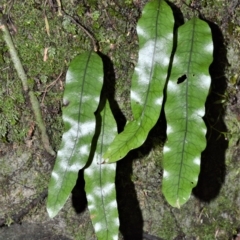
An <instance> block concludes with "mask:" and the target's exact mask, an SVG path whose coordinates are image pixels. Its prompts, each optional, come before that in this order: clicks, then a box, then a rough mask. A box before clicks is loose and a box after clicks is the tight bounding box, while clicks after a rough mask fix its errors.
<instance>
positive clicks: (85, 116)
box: [47, 52, 103, 217]
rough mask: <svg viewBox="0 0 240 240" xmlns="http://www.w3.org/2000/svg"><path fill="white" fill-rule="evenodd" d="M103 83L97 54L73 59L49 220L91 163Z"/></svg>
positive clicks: (68, 78)
mask: <svg viewBox="0 0 240 240" xmlns="http://www.w3.org/2000/svg"><path fill="white" fill-rule="evenodd" d="M102 84H103V65H102V60H101V58H100V57H99V56H98V55H97V54H96V53H94V52H86V53H83V54H81V55H79V56H77V57H76V58H75V59H73V61H72V62H71V64H70V66H69V69H68V72H67V76H66V86H65V91H64V97H63V103H64V104H66V105H67V106H66V107H63V109H62V113H63V121H64V127H65V131H64V134H63V137H62V143H61V146H60V149H59V150H58V153H57V159H56V162H55V165H54V169H53V171H52V176H51V180H50V183H49V188H48V200H47V211H48V214H49V216H50V217H54V216H55V215H56V214H57V213H58V212H59V210H60V209H61V208H62V207H63V205H64V204H65V202H66V201H67V198H68V197H69V195H70V193H71V191H72V189H73V187H74V185H75V184H76V180H77V177H78V171H79V170H80V169H82V168H83V167H84V166H85V164H86V162H87V160H88V156H89V153H90V147H91V141H92V138H93V135H94V133H95V127H96V119H95V115H94V112H95V111H96V110H97V108H98V105H99V99H100V93H101V89H102Z"/></svg>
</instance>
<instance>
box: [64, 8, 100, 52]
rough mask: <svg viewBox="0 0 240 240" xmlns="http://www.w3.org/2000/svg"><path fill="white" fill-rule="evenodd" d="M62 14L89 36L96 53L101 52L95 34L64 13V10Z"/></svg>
mask: <svg viewBox="0 0 240 240" xmlns="http://www.w3.org/2000/svg"><path fill="white" fill-rule="evenodd" d="M62 13H63V15H64V16H65V17H67V18H69V19H70V20H72V21H73V22H74V23H75V24H76V25H77V26H78V27H80V28H81V29H82V30H83V32H84V33H85V34H87V36H88V37H89V38H90V39H91V41H92V44H93V48H94V51H95V52H98V51H99V49H100V48H99V43H98V41H97V40H96V38H95V37H94V35H93V33H91V32H90V31H89V30H88V29H87V28H86V27H85V26H83V25H82V24H81V23H80V22H79V21H78V20H76V19H75V18H74V17H72V16H70V15H68V14H67V13H66V12H65V11H63V9H62Z"/></svg>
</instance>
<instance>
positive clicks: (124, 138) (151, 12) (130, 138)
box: [104, 0, 174, 162]
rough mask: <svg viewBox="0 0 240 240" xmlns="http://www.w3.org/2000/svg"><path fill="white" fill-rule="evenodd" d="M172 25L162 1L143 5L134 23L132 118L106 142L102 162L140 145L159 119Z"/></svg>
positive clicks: (171, 15)
mask: <svg viewBox="0 0 240 240" xmlns="http://www.w3.org/2000/svg"><path fill="white" fill-rule="evenodd" d="M173 26H174V17H173V13H172V9H171V8H170V6H169V5H168V4H167V3H166V2H165V1H159V0H154V1H150V2H149V3H147V4H146V6H145V7H144V9H143V13H142V17H141V18H140V20H139V21H138V25H137V33H138V38H139V57H138V63H137V66H136V67H135V71H134V75H133V78H132V87H131V106H132V112H133V117H134V120H133V121H130V122H129V123H128V124H127V125H126V127H125V128H124V131H123V132H122V133H120V134H119V135H117V136H116V138H115V139H114V141H113V142H112V143H111V144H110V146H109V148H108V150H107V152H106V153H105V154H104V158H105V161H106V162H116V161H118V160H120V159H122V158H123V157H124V156H126V154H127V153H128V152H129V151H130V150H132V149H135V148H137V147H140V146H141V145H142V144H143V142H144V141H145V140H146V138H147V136H148V133H149V131H150V130H151V129H152V128H153V126H154V125H155V124H156V122H157V120H158V118H159V115H160V111H161V108H162V101H163V89H164V85H165V81H166V77H167V72H168V65H169V62H170V56H171V51H172V44H173Z"/></svg>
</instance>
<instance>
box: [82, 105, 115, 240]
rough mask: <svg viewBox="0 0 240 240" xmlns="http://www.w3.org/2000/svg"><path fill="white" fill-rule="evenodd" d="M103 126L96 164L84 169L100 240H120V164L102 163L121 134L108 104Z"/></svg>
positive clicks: (90, 205)
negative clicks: (118, 188)
mask: <svg viewBox="0 0 240 240" xmlns="http://www.w3.org/2000/svg"><path fill="white" fill-rule="evenodd" d="M101 118H102V126H101V134H100V136H99V138H98V143H97V148H96V151H95V155H94V158H93V161H92V164H91V165H90V166H89V167H88V168H87V169H85V170H84V179H85V191H86V194H87V200H88V209H89V211H90V215H91V220H92V223H93V227H94V229H95V233H96V236H97V239H99V240H112V239H116V240H117V239H118V231H119V230H118V229H119V219H118V209H117V201H116V189H115V175H116V163H111V164H102V162H103V158H102V155H103V152H104V151H105V150H106V148H107V147H108V145H109V143H110V142H111V141H112V140H113V138H114V136H115V135H116V133H117V126H116V122H115V119H114V117H113V115H112V113H111V110H110V107H109V104H108V102H107V103H106V106H105V108H104V110H103V111H102V112H101Z"/></svg>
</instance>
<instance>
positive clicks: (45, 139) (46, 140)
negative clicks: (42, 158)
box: [0, 13, 56, 156]
mask: <svg viewBox="0 0 240 240" xmlns="http://www.w3.org/2000/svg"><path fill="white" fill-rule="evenodd" d="M0 29H1V30H2V32H3V39H4V41H5V42H6V44H7V46H8V49H9V53H10V56H11V59H12V62H13V64H14V67H15V69H16V71H17V74H18V77H19V78H20V79H21V81H22V86H23V90H24V92H25V93H27V94H28V95H29V99H30V103H31V106H32V111H33V113H34V115H35V119H36V123H37V126H38V128H39V129H40V133H41V140H42V143H43V146H44V148H45V150H46V151H47V152H48V153H49V154H51V155H53V156H55V155H56V154H55V152H54V150H53V148H52V146H51V145H50V141H49V138H48V135H47V131H46V127H45V124H44V121H43V118H42V114H41V109H40V105H39V102H38V99H37V97H36V96H35V94H34V92H33V91H32V90H31V89H29V86H28V81H27V75H26V73H25V71H24V69H23V66H22V63H21V60H20V58H19V57H18V53H17V50H16V48H15V46H14V44H13V41H12V37H11V35H10V33H9V30H8V27H7V24H6V23H5V21H4V18H3V16H2V14H1V13H0Z"/></svg>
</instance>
